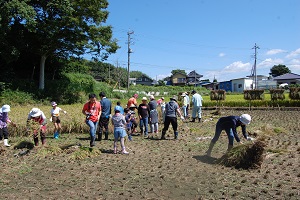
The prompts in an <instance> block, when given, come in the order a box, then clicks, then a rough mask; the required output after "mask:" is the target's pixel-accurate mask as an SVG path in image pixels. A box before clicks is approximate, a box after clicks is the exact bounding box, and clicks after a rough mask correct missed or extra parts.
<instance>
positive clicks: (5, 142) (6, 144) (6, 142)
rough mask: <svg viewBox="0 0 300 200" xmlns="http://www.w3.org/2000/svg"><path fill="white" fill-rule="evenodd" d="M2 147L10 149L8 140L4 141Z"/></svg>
mask: <svg viewBox="0 0 300 200" xmlns="http://www.w3.org/2000/svg"><path fill="white" fill-rule="evenodd" d="M4 146H6V147H10V145H9V144H8V139H4Z"/></svg>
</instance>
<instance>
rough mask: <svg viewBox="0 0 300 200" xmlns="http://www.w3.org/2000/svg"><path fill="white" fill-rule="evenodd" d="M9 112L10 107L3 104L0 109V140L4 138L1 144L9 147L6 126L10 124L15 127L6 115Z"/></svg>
mask: <svg viewBox="0 0 300 200" xmlns="http://www.w3.org/2000/svg"><path fill="white" fill-rule="evenodd" d="M9 112H10V106H9V105H7V104H5V105H3V106H2V107H1V108H0V140H2V137H3V138H4V140H3V143H4V146H6V147H10V144H8V135H9V133H8V128H7V126H8V124H9V123H10V124H11V125H12V126H14V127H16V124H15V123H13V122H12V121H11V120H10V119H9V117H8V113H9Z"/></svg>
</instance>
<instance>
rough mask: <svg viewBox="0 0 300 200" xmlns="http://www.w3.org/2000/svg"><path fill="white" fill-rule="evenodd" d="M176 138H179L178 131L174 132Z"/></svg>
mask: <svg viewBox="0 0 300 200" xmlns="http://www.w3.org/2000/svg"><path fill="white" fill-rule="evenodd" d="M174 139H175V140H177V139H178V132H177V131H176V132H174Z"/></svg>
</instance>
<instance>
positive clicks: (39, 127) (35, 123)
mask: <svg viewBox="0 0 300 200" xmlns="http://www.w3.org/2000/svg"><path fill="white" fill-rule="evenodd" d="M26 124H27V130H28V131H32V132H33V141H34V145H35V146H38V145H39V138H38V132H39V133H40V137H41V141H42V145H45V144H46V130H47V126H46V124H47V119H46V116H45V114H44V112H43V111H41V110H40V109H39V108H32V109H31V110H30V112H29V113H28V117H27V123H26Z"/></svg>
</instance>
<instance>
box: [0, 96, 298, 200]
mask: <svg viewBox="0 0 300 200" xmlns="http://www.w3.org/2000/svg"><path fill="white" fill-rule="evenodd" d="M231 96H232V95H228V96H226V101H229V98H231ZM205 98H206V97H205ZM205 98H204V102H205V101H206V99H205ZM232 98H234V96H232ZM58 106H59V107H61V108H62V109H64V110H66V111H67V113H68V114H67V115H64V114H61V121H62V127H63V131H62V134H61V136H60V138H59V139H58V140H56V139H53V124H52V123H51V122H48V124H47V130H48V131H47V142H46V145H45V146H38V147H34V145H33V139H32V137H31V135H28V134H27V133H26V118H27V114H28V112H29V111H30V110H31V108H32V107H39V108H40V109H41V110H42V111H43V112H44V113H45V114H46V116H47V118H49V116H50V109H51V107H50V106H41V105H39V106H36V105H28V106H14V107H12V108H11V109H12V111H11V112H10V113H9V115H10V118H11V120H12V121H14V122H15V123H16V124H17V127H16V128H14V127H10V128H9V131H10V137H9V143H10V144H11V147H4V146H3V145H0V164H1V176H0V185H1V190H0V197H1V199H295V200H296V199H300V190H299V188H300V170H299V169H300V160H299V158H300V143H299V142H300V134H299V130H300V123H299V118H300V112H299V110H297V109H295V110H288V109H253V110H249V109H247V108H243V109H228V108H226V109H222V107H221V109H220V110H218V112H215V110H209V109H204V110H203V116H202V120H201V123H192V122H189V121H188V120H187V121H185V122H183V121H178V124H179V139H178V140H174V139H173V131H172V128H171V127H170V128H169V130H168V132H167V140H159V138H160V134H161V129H162V128H163V125H162V123H161V122H160V123H159V130H160V131H159V133H158V134H155V135H152V137H151V138H149V139H144V138H143V137H141V136H140V135H138V133H137V134H136V136H133V141H128V140H126V146H127V150H128V151H129V155H122V154H113V151H112V150H113V134H112V131H113V127H112V126H111V125H110V127H109V129H110V131H109V132H110V133H109V140H102V141H96V146H95V147H93V148H90V147H89V134H88V127H87V125H86V124H85V123H84V116H83V115H82V114H81V109H82V106H83V105H81V104H75V105H58ZM242 113H248V114H250V115H251V116H252V119H253V120H252V123H251V124H250V125H249V126H247V131H248V133H249V135H251V137H253V138H255V139H256V140H259V138H263V142H264V143H265V145H266V146H265V147H264V150H263V157H262V158H263V159H262V162H261V163H260V165H259V166H258V167H257V168H254V169H242V168H236V167H234V166H232V167H227V166H225V165H223V164H221V163H220V162H218V161H219V160H220V158H222V157H223V155H224V154H225V153H226V149H227V143H228V139H227V136H226V134H225V133H222V135H221V137H220V139H219V141H218V142H217V143H216V145H215V147H214V149H213V152H212V156H211V157H208V156H206V155H205V151H206V150H207V148H208V145H209V143H210V140H211V137H213V135H214V129H215V124H216V122H217V120H218V119H219V118H220V117H222V116H227V115H240V114H242ZM138 130H139V129H138ZM238 132H239V136H240V138H242V134H241V131H240V129H238ZM242 142H243V143H244V144H241V145H249V143H252V141H246V140H245V139H242ZM238 146H239V145H238V144H237V143H235V147H238Z"/></svg>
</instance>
